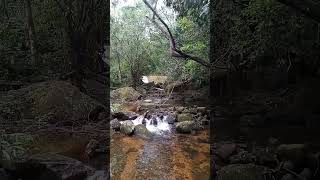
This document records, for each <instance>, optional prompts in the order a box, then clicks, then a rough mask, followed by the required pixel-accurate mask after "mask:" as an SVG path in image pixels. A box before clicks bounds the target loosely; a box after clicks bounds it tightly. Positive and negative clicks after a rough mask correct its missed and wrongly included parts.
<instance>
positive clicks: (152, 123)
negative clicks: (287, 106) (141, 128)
mask: <svg viewBox="0 0 320 180" xmlns="http://www.w3.org/2000/svg"><path fill="white" fill-rule="evenodd" d="M132 122H133V124H134V125H135V126H136V125H138V124H143V116H139V117H137V118H136V119H135V120H132ZM145 124H146V128H147V129H148V130H149V131H150V132H152V133H156V134H161V133H163V132H166V131H170V126H169V123H168V121H167V116H163V118H162V119H161V118H160V117H158V116H154V115H152V116H151V118H150V119H147V118H145Z"/></svg>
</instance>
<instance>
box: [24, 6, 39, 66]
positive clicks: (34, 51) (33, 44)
mask: <svg viewBox="0 0 320 180" xmlns="http://www.w3.org/2000/svg"><path fill="white" fill-rule="evenodd" d="M25 2H26V8H25V9H26V16H27V25H28V33H29V43H30V51H31V64H32V65H36V64H39V62H38V60H39V58H38V52H37V48H36V44H37V43H36V33H35V28H34V22H33V17H32V7H31V0H25Z"/></svg>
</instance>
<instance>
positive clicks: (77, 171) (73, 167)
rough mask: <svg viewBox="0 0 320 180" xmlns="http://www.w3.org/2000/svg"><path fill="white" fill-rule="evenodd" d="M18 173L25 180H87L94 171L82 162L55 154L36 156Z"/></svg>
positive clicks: (24, 164)
mask: <svg viewBox="0 0 320 180" xmlns="http://www.w3.org/2000/svg"><path fill="white" fill-rule="evenodd" d="M17 172H19V174H21V176H22V177H24V178H25V179H33V180H41V179H50V180H85V179H86V178H87V177H88V176H90V175H92V174H93V172H94V169H93V168H91V167H89V166H86V165H84V164H83V163H82V162H80V161H78V160H75V159H72V158H69V157H66V156H62V155H59V154H53V153H44V154H36V155H33V156H31V157H30V158H29V159H28V161H26V162H25V163H23V164H20V166H19V168H18V169H17Z"/></svg>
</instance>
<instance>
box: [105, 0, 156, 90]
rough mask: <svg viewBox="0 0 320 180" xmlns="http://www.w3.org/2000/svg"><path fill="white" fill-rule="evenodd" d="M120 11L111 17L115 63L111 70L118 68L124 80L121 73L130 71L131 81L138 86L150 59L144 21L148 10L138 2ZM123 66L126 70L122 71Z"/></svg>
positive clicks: (113, 60)
mask: <svg viewBox="0 0 320 180" xmlns="http://www.w3.org/2000/svg"><path fill="white" fill-rule="evenodd" d="M119 12H120V15H118V16H115V17H113V18H112V19H111V22H112V23H111V34H112V36H111V60H112V61H111V63H112V64H114V65H111V71H114V69H117V70H116V72H117V76H118V78H119V81H122V80H123V79H121V78H122V74H121V73H126V72H129V73H128V75H129V76H130V80H129V81H130V83H131V84H132V86H133V87H136V86H137V85H138V83H139V81H140V77H141V76H142V75H143V72H146V69H147V67H148V66H147V63H148V61H150V60H148V59H149V54H148V51H147V47H148V45H149V38H148V37H147V29H148V27H147V24H146V21H144V14H145V13H146V10H145V9H143V8H142V6H141V4H137V5H136V7H123V8H122V9H121V10H119ZM122 68H123V69H124V71H121V69H122ZM124 76H125V75H124ZM113 82H114V81H113ZM119 83H120V84H122V83H124V82H119Z"/></svg>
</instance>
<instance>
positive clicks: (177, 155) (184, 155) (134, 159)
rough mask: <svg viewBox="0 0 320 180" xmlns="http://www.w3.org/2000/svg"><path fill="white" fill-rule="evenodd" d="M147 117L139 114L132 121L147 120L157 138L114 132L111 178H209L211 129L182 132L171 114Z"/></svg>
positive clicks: (173, 179) (138, 122) (200, 179)
mask: <svg viewBox="0 0 320 180" xmlns="http://www.w3.org/2000/svg"><path fill="white" fill-rule="evenodd" d="M143 119H144V118H143V116H139V117H138V118H136V119H135V120H132V122H133V123H134V124H135V125H138V124H143V123H145V125H146V128H147V129H148V130H149V131H150V132H151V133H152V134H153V138H151V139H149V140H146V139H142V138H139V137H137V136H135V135H133V136H126V135H124V134H121V133H120V132H115V133H113V134H112V135H111V136H112V137H111V179H120V180H134V179H137V180H138V179H143V180H146V179H150V180H157V179H159V180H162V179H163V180H166V179H168V180H171V179H172V180H180V179H181V180H184V179H197V180H207V179H209V173H210V166H209V160H210V158H209V153H210V152H209V148H210V146H209V137H208V130H203V131H199V132H197V133H196V134H193V135H191V134H178V133H176V131H175V128H174V125H171V124H169V123H168V122H167V119H168V116H163V117H161V116H160V117H158V116H156V115H154V114H152V115H151V117H150V118H149V119H147V118H146V119H145V122H143ZM155 120H156V121H157V122H156V123H155V122H154V121H155Z"/></svg>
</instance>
